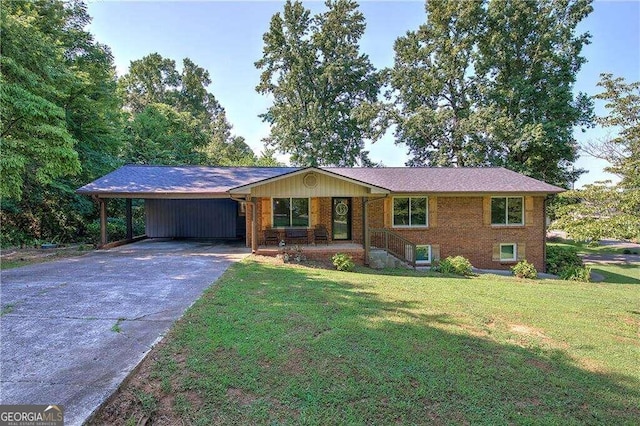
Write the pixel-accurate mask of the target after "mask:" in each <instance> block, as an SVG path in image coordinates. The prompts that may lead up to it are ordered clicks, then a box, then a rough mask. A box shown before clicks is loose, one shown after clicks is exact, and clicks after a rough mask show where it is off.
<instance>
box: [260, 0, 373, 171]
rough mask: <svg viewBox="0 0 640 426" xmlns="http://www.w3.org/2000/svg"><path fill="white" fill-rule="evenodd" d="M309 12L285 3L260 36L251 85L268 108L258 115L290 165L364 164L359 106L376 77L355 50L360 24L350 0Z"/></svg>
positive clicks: (367, 131) (368, 130) (367, 128)
mask: <svg viewBox="0 0 640 426" xmlns="http://www.w3.org/2000/svg"><path fill="white" fill-rule="evenodd" d="M325 5H326V7H327V10H326V11H325V12H323V13H320V14H317V15H315V16H313V17H312V16H311V14H310V12H309V10H307V9H305V8H304V7H303V5H302V3H301V2H298V1H295V2H292V1H290V0H288V1H287V2H286V3H285V5H284V10H283V13H282V14H280V13H276V14H275V15H274V16H273V17H272V19H271V24H270V28H269V31H268V32H266V33H265V34H264V36H263V40H264V48H263V57H262V58H261V59H260V60H258V61H257V62H256V64H255V65H256V67H257V68H258V69H260V70H262V74H261V76H260V82H259V84H258V85H257V87H256V90H257V91H258V92H259V93H262V94H267V95H271V96H272V97H273V105H272V106H271V107H269V108H268V110H267V112H266V113H264V114H261V115H260V117H261V118H262V119H263V121H265V122H268V123H269V124H270V125H271V132H270V135H269V137H268V138H267V139H266V143H267V144H268V145H269V146H271V147H273V148H275V149H277V150H278V151H280V152H282V153H286V154H290V155H291V162H292V163H293V164H296V165H340V166H352V165H354V164H357V163H360V164H368V162H369V161H368V156H367V154H368V153H367V152H366V151H364V150H363V149H364V139H365V138H367V137H370V136H371V135H372V134H373V129H372V121H373V119H374V117H373V116H372V115H371V114H368V113H366V110H364V109H363V110H361V107H363V106H364V105H366V104H367V103H373V102H375V101H376V97H377V93H378V90H379V85H380V81H379V77H378V75H377V73H376V72H375V70H374V68H373V66H372V65H371V63H370V61H369V58H368V57H367V56H366V55H364V54H361V53H360V52H359V45H358V41H359V40H360V38H361V37H362V35H363V34H364V30H365V21H364V16H363V15H362V13H360V12H359V11H358V5H357V3H355V2H354V1H351V0H336V1H332V0H328V1H326V3H325Z"/></svg>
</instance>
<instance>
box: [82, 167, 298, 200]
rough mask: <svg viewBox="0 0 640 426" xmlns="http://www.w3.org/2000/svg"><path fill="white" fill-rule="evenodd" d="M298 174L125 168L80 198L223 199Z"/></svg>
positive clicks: (260, 170) (282, 169) (278, 170)
mask: <svg viewBox="0 0 640 426" xmlns="http://www.w3.org/2000/svg"><path fill="white" fill-rule="evenodd" d="M294 170H297V168H293V167H201V166H178V167H172V166H141V165H127V166H123V167H120V168H119V169H117V170H114V171H113V172H111V173H109V174H108V175H105V176H103V177H101V178H100V179H97V180H95V181H93V182H91V183H89V184H87V185H85V186H83V187H82V188H80V189H78V191H77V192H79V193H82V194H95V195H101V194H102V195H107V194H113V195H117V194H123V195H124V194H140V195H144V194H166V195H169V194H185V193H188V194H194V195H207V194H218V195H223V194H224V195H226V192H227V191H228V190H229V189H231V188H235V187H236V186H240V185H246V184H249V183H253V182H256V181H260V180H263V179H268V178H270V177H274V176H278V175H281V174H283V173H288V172H291V171H294Z"/></svg>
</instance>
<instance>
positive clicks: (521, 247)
mask: <svg viewBox="0 0 640 426" xmlns="http://www.w3.org/2000/svg"><path fill="white" fill-rule="evenodd" d="M525 246H526V244H525V243H518V244H517V247H518V257H517V259H518V260H524V259H526V257H525V256H526V254H525Z"/></svg>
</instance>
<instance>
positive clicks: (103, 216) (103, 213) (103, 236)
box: [98, 198, 107, 247]
mask: <svg viewBox="0 0 640 426" xmlns="http://www.w3.org/2000/svg"><path fill="white" fill-rule="evenodd" d="M98 201H99V202H100V247H102V246H104V245H105V244H107V200H105V199H104V198H99V199H98Z"/></svg>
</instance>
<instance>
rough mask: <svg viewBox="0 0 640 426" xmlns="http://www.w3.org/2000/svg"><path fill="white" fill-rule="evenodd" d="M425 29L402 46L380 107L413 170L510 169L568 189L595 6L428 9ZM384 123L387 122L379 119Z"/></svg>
mask: <svg viewBox="0 0 640 426" xmlns="http://www.w3.org/2000/svg"><path fill="white" fill-rule="evenodd" d="M426 11H427V22H426V23H425V24H424V25H422V26H421V27H420V28H419V29H418V30H417V31H415V32H409V33H408V34H407V35H406V36H405V37H401V38H399V39H398V40H397V41H396V44H395V53H396V57H395V64H394V67H393V69H391V70H390V71H389V76H390V77H389V82H390V85H391V88H392V89H393V92H391V93H389V94H388V97H389V98H394V97H395V99H394V100H395V105H394V107H395V108H394V110H393V111H391V112H388V111H386V112H385V111H384V110H383V114H381V115H383V116H385V115H386V117H387V118H386V124H387V126H388V125H391V124H395V125H396V126H397V127H396V137H397V142H398V143H405V144H406V145H407V146H408V148H409V153H410V154H411V155H412V158H411V159H410V160H409V162H408V164H409V165H414V166H417V165H427V166H439V165H454V166H481V165H496V166H505V167H507V168H509V169H512V170H515V171H518V172H520V173H523V174H525V175H528V176H532V177H535V178H538V179H542V180H545V181H548V182H551V183H555V184H559V185H565V186H566V185H568V183H569V182H572V181H574V180H575V179H576V176H577V175H579V174H580V173H582V171H581V170H575V171H574V170H573V168H572V167H570V166H571V165H572V164H573V162H574V161H575V160H576V158H577V144H576V141H575V139H574V138H573V129H574V127H575V126H579V125H583V126H587V125H589V123H590V121H591V111H592V105H591V102H590V100H589V99H588V98H587V97H586V96H585V95H583V94H578V95H577V96H573V93H572V90H573V84H574V82H575V78H576V74H577V72H578V71H579V70H580V67H581V65H582V64H583V63H584V58H583V57H582V56H580V54H581V50H582V47H583V46H584V45H585V44H586V43H588V41H589V35H588V34H578V35H576V27H577V25H578V23H579V22H580V21H581V20H582V19H584V18H585V17H586V16H587V15H588V14H589V13H590V11H591V6H590V0H562V1H553V0H542V1H536V2H533V1H527V0H512V1H511V0H485V1H483V0H476V1H468V2H460V1H455V0H442V1H430V2H427V6H426ZM382 121H383V123H384V122H385V120H382Z"/></svg>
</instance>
